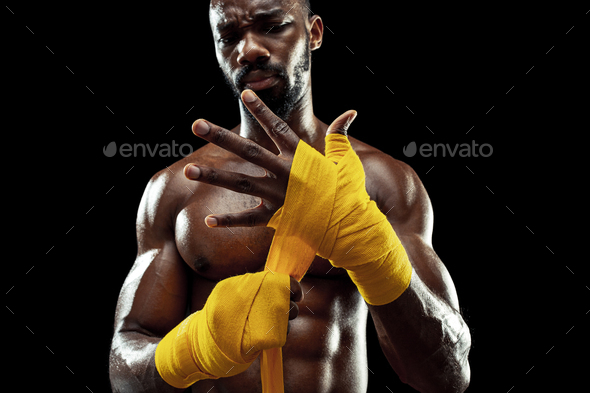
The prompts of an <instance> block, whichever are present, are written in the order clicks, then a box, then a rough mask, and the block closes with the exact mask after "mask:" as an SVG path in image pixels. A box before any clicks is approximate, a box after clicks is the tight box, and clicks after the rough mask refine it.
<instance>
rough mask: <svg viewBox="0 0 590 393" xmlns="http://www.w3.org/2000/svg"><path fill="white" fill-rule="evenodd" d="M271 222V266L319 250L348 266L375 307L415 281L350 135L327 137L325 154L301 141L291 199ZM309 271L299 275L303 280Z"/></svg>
mask: <svg viewBox="0 0 590 393" xmlns="http://www.w3.org/2000/svg"><path fill="white" fill-rule="evenodd" d="M334 163H336V165H334ZM268 226H270V227H273V228H275V229H276V233H275V237H274V239H273V243H272V245H271V250H270V251H271V252H270V253H269V261H267V265H271V262H272V261H271V260H270V259H271V256H273V258H274V259H273V260H276V261H282V263H285V261H288V260H293V257H296V258H297V259H305V260H313V257H314V256H315V254H316V252H317V254H318V255H319V256H321V257H323V258H326V259H329V260H330V262H331V263H332V265H334V266H335V267H343V268H345V269H347V270H348V272H349V275H350V278H351V279H352V280H353V282H354V283H355V284H356V285H357V287H358V289H359V292H360V293H361V295H362V296H363V298H364V299H365V300H366V302H367V303H369V304H371V305H383V304H387V303H390V302H392V301H393V300H395V299H397V298H398V297H399V296H400V295H401V294H402V293H403V292H404V291H405V290H406V288H407V287H408V285H409V284H410V280H411V277H412V266H411V264H410V261H409V259H408V256H407V254H406V251H405V249H404V247H403V246H402V244H401V242H400V240H399V238H398V237H397V235H396V233H395V231H394V230H393V228H392V227H391V224H389V222H388V221H387V217H386V216H385V215H384V214H383V213H381V211H380V210H379V208H378V207H377V204H376V203H375V202H374V201H371V200H370V197H369V195H368V194H367V191H366V189H365V172H364V170H363V165H362V163H361V161H360V159H359V157H358V156H357V154H356V153H355V151H354V150H353V149H352V147H351V146H350V143H349V141H348V138H347V137H346V136H344V135H341V134H330V135H327V136H326V156H325V157H324V156H322V155H321V154H320V153H319V152H317V151H316V150H315V149H313V148H312V147H311V146H309V145H308V144H307V143H305V142H303V141H299V144H298V145H297V150H296V152H295V156H294V159H293V164H292V166H291V173H290V176H289V184H288V188H287V195H286V197H285V203H284V204H283V206H282V207H281V208H280V209H279V210H278V211H277V212H276V213H275V215H274V216H273V217H272V219H271V220H270V222H269V224H268ZM277 263H278V262H277ZM271 268H272V267H271ZM305 270H307V267H305ZM305 270H302V269H300V270H299V271H298V272H297V276H294V277H296V278H297V277H299V278H298V279H299V280H300V279H301V278H300V277H302V276H303V274H305Z"/></svg>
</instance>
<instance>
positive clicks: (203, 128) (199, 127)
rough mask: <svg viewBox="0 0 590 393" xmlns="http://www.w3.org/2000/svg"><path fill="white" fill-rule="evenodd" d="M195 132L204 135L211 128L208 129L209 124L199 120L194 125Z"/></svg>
mask: <svg viewBox="0 0 590 393" xmlns="http://www.w3.org/2000/svg"><path fill="white" fill-rule="evenodd" d="M194 129H195V132H196V133H197V134H199V135H206V134H207V133H208V132H209V130H210V129H211V127H209V124H207V122H206V121H204V120H201V121H198V123H197V124H196V125H195V128H194Z"/></svg>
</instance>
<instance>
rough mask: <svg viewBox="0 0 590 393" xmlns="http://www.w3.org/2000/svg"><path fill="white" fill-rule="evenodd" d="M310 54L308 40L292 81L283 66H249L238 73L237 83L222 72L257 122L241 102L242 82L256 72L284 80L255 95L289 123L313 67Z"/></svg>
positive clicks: (244, 109)
mask: <svg viewBox="0 0 590 393" xmlns="http://www.w3.org/2000/svg"><path fill="white" fill-rule="evenodd" d="M310 53H311V51H310V49H309V40H308V44H307V45H306V48H305V50H304V51H303V53H302V55H301V56H300V57H299V59H298V60H297V64H296V65H295V70H294V76H293V80H292V81H290V80H289V75H288V73H287V70H286V69H285V68H284V67H283V66H281V65H278V64H269V63H256V64H247V65H246V66H244V67H243V68H242V69H240V71H239V72H238V73H237V75H236V77H235V82H233V81H231V80H230V79H229V77H228V76H227V75H226V74H225V72H223V71H222V74H223V78H224V80H225V83H226V84H227V85H228V87H229V88H230V90H231V91H232V94H233V95H234V98H236V99H237V100H238V101H239V102H240V105H241V106H242V109H243V111H244V113H246V115H247V116H248V117H249V118H250V119H252V120H256V118H255V117H254V116H253V115H252V113H250V111H249V110H248V108H246V106H245V105H244V103H243V102H242V100H241V93H242V91H243V90H244V88H243V83H241V81H242V79H243V78H245V77H246V75H247V74H248V73H250V72H251V71H254V70H261V71H271V72H273V73H275V74H276V75H275V76H276V77H277V78H279V79H280V80H282V82H283V83H282V84H281V83H278V84H277V85H275V86H273V87H271V88H268V89H264V90H259V91H257V92H255V93H256V95H257V96H258V97H259V98H260V99H261V100H262V101H263V102H264V104H265V105H266V106H267V107H268V109H270V110H271V111H272V112H273V113H274V114H275V115H277V116H278V117H280V118H281V119H283V120H285V121H287V120H289V119H290V117H291V113H292V112H293V110H294V109H295V107H296V105H297V102H298V101H299V99H300V98H301V95H302V92H303V89H304V86H305V83H304V81H305V73H306V72H308V71H309V69H310V65H311V58H310ZM281 86H282V87H281Z"/></svg>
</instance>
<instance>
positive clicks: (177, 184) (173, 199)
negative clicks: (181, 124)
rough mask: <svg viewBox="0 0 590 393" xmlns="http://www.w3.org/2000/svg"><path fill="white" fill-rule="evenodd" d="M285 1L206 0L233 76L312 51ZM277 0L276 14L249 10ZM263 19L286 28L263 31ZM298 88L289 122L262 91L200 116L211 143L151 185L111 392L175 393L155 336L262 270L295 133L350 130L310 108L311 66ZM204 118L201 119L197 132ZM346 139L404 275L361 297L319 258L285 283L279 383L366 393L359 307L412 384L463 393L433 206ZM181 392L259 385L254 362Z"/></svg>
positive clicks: (315, 26) (415, 182)
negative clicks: (396, 241)
mask: <svg viewBox="0 0 590 393" xmlns="http://www.w3.org/2000/svg"><path fill="white" fill-rule="evenodd" d="M292 7H293V3H289V2H286V1H284V2H280V1H278V2H277V1H270V0H267V1H262V0H261V1H245V0H233V1H228V2H225V3H221V2H218V1H214V2H212V4H211V14H210V17H211V24H212V29H213V35H214V38H215V39H216V53H217V58H218V61H219V63H220V65H221V67H222V70H223V71H224V72H226V74H227V75H228V77H229V79H230V80H231V79H232V78H231V76H232V75H233V74H232V72H238V71H239V69H240V67H244V66H246V65H248V64H257V63H260V62H264V61H273V62H274V63H277V64H281V65H283V66H284V67H285V69H287V70H288V71H289V72H287V74H288V75H289V76H288V78H290V77H291V76H293V75H295V71H294V70H295V63H296V61H297V58H296V56H294V53H299V52H300V50H299V49H300V48H301V47H302V45H309V48H310V49H311V50H316V49H317V48H319V47H320V46H321V42H322V35H323V24H322V20H321V18H320V17H319V16H317V15H313V16H312V17H308V15H307V13H306V12H304V11H306V10H305V8H304V7H302V6H301V5H296V6H295V7H294V8H292ZM276 8H279V9H281V10H283V15H279V16H276V15H275V16H273V17H272V18H273V19H271V20H268V19H265V20H256V19H255V18H252V16H253V15H254V14H255V13H256V12H260V11H261V10H262V11H264V10H267V11H268V10H272V9H276ZM277 15H278V14H277ZM224 21H225V22H227V21H234V22H237V23H236V26H235V27H234V30H233V33H236V32H237V33H236V34H237V38H236V39H235V42H234V43H233V44H231V45H229V46H228V45H220V44H217V43H218V42H219V39H220V38H221V34H220V32H219V31H217V30H216V27H217V26H218V25H219V24H220V23H221V22H224ZM268 23H271V24H272V25H277V26H279V25H281V24H286V25H285V26H287V27H286V28H285V27H283V28H281V29H279V33H278V34H277V35H269V34H266V33H265V32H266V31H267V30H268V29H265V28H266V27H267V24H268ZM305 30H307V32H308V35H306V34H305ZM307 37H309V38H307ZM291 71H293V72H291ZM293 77H294V76H293ZM289 81H290V80H289V79H287V80H283V79H281V80H279V81H278V82H277V83H276V85H275V86H273V87H272V88H271V89H275V90H277V91H281V89H282V88H284V85H286V84H287V82H289ZM303 86H304V87H303V89H302V90H301V92H300V93H299V96H298V97H297V100H296V103H295V105H294V107H293V109H292V112H291V115H290V116H289V120H288V121H287V122H285V121H283V120H281V119H280V118H278V117H277V116H275V115H274V114H273V113H272V111H271V110H269V109H268V108H267V106H266V105H265V104H264V102H263V101H262V100H261V99H256V100H255V101H254V102H251V103H249V102H246V100H244V98H245V97H244V93H242V104H241V105H240V111H241V115H242V116H241V120H242V121H241V123H240V124H239V125H238V126H236V127H234V128H233V129H231V130H227V129H224V128H222V127H219V126H217V125H215V124H212V123H211V122H208V121H206V120H198V121H196V122H195V123H194V124H193V132H194V133H195V135H197V136H199V137H201V138H203V139H205V140H206V141H208V142H210V143H209V144H207V145H205V146H204V147H203V148H201V149H199V150H197V151H195V152H194V153H193V154H191V155H190V156H188V157H186V158H184V159H182V160H180V161H178V162H177V163H175V164H173V165H171V166H170V167H169V168H167V169H164V170H162V171H160V172H159V173H158V174H156V175H155V176H154V177H153V178H152V180H151V181H150V183H149V184H148V186H147V188H146V191H145V193H144V196H143V198H142V201H141V204H140V207H139V211H138V218H137V239H138V256H137V259H136V262H135V264H134V266H133V268H132V269H131V272H130V273H129V276H128V278H127V280H126V281H125V283H124V285H123V288H122V290H121V294H120V298H119V302H118V304H117V311H116V315H115V335H114V338H113V344H112V350H111V362H110V375H111V382H112V386H113V390H114V391H150V392H152V391H153V392H173V391H177V390H178V389H175V388H173V387H171V386H170V385H168V384H167V383H166V382H165V381H163V380H162V379H161V377H160V376H159V374H158V372H157V370H156V368H155V362H154V353H155V348H156V346H157V344H158V343H159V341H160V340H161V339H162V338H163V337H164V336H165V335H166V333H168V332H169V331H170V330H172V329H173V328H174V327H175V326H177V325H178V324H179V323H180V322H181V321H182V320H183V319H184V318H185V317H186V316H187V315H188V314H189V313H191V312H195V311H197V310H200V309H201V308H202V307H203V305H204V303H205V301H206V299H207V297H208V295H209V294H210V293H211V291H212V289H213V288H214V287H215V285H216V283H217V282H218V281H219V280H222V279H225V278H227V277H230V276H234V275H239V274H243V273H247V272H256V271H261V270H262V269H264V264H265V261H266V257H267V255H268V249H269V247H270V243H271V241H272V236H273V230H272V229H271V228H268V227H266V226H265V225H266V223H267V222H268V220H269V219H270V217H271V216H272V214H274V212H275V211H276V210H277V209H278V208H279V207H280V206H281V205H282V203H283V201H284V197H285V193H286V188H287V183H288V176H289V171H290V167H291V162H292V157H293V154H294V152H295V147H296V145H297V143H298V141H299V139H302V140H304V141H305V142H307V143H308V144H310V145H311V146H313V147H314V148H316V149H317V150H318V151H320V152H321V153H323V152H324V148H325V144H324V137H325V135H326V133H327V132H340V133H346V132H347V130H348V128H349V126H350V123H351V121H352V119H353V118H354V115H355V112H354V111H347V112H345V113H344V114H342V115H341V116H339V117H338V118H337V119H336V120H335V121H334V122H333V123H332V124H331V125H330V126H328V125H327V124H325V123H323V122H322V121H320V120H319V119H318V118H317V117H315V116H314V114H313V105H312V97H311V77H310V75H309V73H304V85H303ZM236 87H237V86H236ZM240 87H242V86H240ZM240 91H241V90H240ZM271 91H272V90H271ZM246 111H249V112H251V113H252V114H253V117H250V116H247V115H246V113H245V112H246ZM200 125H206V126H207V127H205V129H208V131H207V132H206V133H205V134H201V133H200V131H199V129H200V128H199V126H200ZM349 140H350V142H351V145H352V147H353V149H354V150H355V151H356V152H357V154H358V156H359V158H360V159H361V162H362V163H363V167H364V169H365V174H366V188H367V192H368V194H369V196H370V197H371V199H372V200H374V201H375V202H376V203H377V205H378V207H379V209H380V210H381V211H382V212H383V213H384V214H386V216H387V218H388V220H389V222H390V223H391V225H392V227H393V229H394V230H395V232H396V234H397V236H398V237H399V238H400V240H401V242H402V244H403V246H404V248H405V249H406V252H407V253H408V256H409V259H410V262H411V264H412V266H413V269H414V272H413V276H412V280H411V283H410V286H409V287H408V289H407V290H406V291H405V292H404V293H403V294H402V295H401V296H400V297H399V298H398V299H396V300H395V301H393V302H391V303H389V304H386V305H382V306H371V305H367V304H366V303H365V302H364V300H363V299H362V297H361V296H360V294H359V292H358V290H357V288H356V286H355V285H354V283H352V282H351V281H350V279H349V278H348V275H347V274H346V271H345V270H344V269H338V268H333V267H332V266H331V264H330V263H329V261H327V260H324V259H322V258H320V257H317V256H316V258H315V259H314V261H313V262H312V264H311V267H310V269H309V270H308V272H307V274H306V275H305V277H304V278H303V279H302V280H301V283H298V282H297V281H296V280H293V279H291V290H292V292H293V294H292V296H291V303H292V306H293V305H296V306H298V307H293V308H292V310H291V312H290V314H289V319H290V322H289V334H288V336H287V342H286V345H285V346H284V347H283V362H284V370H285V371H284V384H285V392H295V391H304V392H312V391H333V392H362V391H365V390H366V384H367V379H368V372H369V371H368V369H367V359H366V337H365V335H366V330H365V327H366V318H367V316H368V314H369V313H370V315H371V317H372V318H373V321H374V323H375V326H376V329H377V334H378V337H379V343H380V345H381V348H382V349H383V352H384V353H385V355H386V357H387V359H388V361H389V363H390V364H391V366H392V368H393V369H394V370H395V372H396V373H397V374H398V375H399V377H400V379H401V380H402V381H403V382H406V383H408V384H410V385H411V386H413V387H414V388H415V389H417V390H418V391H421V392H443V391H453V392H460V391H463V390H465V388H466V387H467V386H468V384H469V376H470V371H469V363H468V360H467V355H468V352H469V348H470V335H469V329H468V328H467V326H466V324H465V323H464V321H463V319H462V318H461V315H460V313H459V312H458V310H459V303H458V299H457V294H456V292H455V288H454V284H453V282H452V279H451V277H450V275H449V273H448V271H447V269H446V268H445V266H444V265H443V263H442V262H441V261H440V259H439V258H438V256H437V255H436V253H435V251H434V250H433V248H432V220H433V212H432V206H431V203H430V200H429V198H428V195H427V193H426V190H425V189H424V187H423V185H422V183H421V181H420V180H419V178H418V176H417V175H416V174H415V172H414V171H413V170H412V169H411V168H410V167H408V166H407V165H406V164H404V163H402V162H400V161H398V160H395V159H394V158H392V157H390V156H388V155H386V154H384V153H382V152H381V151H379V150H377V149H375V148H373V147H371V146H368V145H366V144H364V143H362V142H361V141H359V140H357V139H355V138H352V137H349ZM193 164H195V165H193ZM191 168H197V171H193V170H192V169H191ZM367 262H368V261H367ZM213 388H214V389H213ZM190 389H192V391H193V392H209V391H218V392H219V391H220V392H241V393H249V392H260V391H261V385H260V367H259V361H258V360H256V361H255V362H254V363H253V364H252V366H251V367H250V368H249V369H248V370H247V371H245V372H244V373H241V374H238V375H236V376H233V377H229V378H220V379H217V380H203V381H199V382H197V383H195V384H194V385H193V386H192V387H191V388H190ZM212 389H213V390H212Z"/></svg>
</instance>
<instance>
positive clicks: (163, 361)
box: [155, 270, 290, 388]
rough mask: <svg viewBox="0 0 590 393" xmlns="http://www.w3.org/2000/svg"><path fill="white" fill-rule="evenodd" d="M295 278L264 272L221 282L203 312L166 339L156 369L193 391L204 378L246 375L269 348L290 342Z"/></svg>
mask: <svg viewBox="0 0 590 393" xmlns="http://www.w3.org/2000/svg"><path fill="white" fill-rule="evenodd" d="M289 285H290V283H289V276H288V275H286V274H280V273H277V272H275V273H271V272H270V271H268V270H267V271H264V272H259V273H250V274H244V275H241V276H236V277H231V278H228V279H225V280H223V281H220V282H219V283H218V284H217V285H216V286H215V288H214V289H213V291H212V292H211V294H210V295H209V297H208V298H207V302H206V304H205V306H204V307H203V309H202V310H200V311H197V312H196V313H193V314H191V315H190V316H188V317H187V318H186V319H185V320H184V321H183V322H181V323H180V324H179V325H178V326H177V327H175V328H174V329H173V330H172V331H170V332H169V333H168V334H167V335H166V336H165V337H164V338H163V339H162V341H160V343H159V344H158V346H157V348H156V355H155V356H156V357H155V360H156V368H157V370H158V373H159V374H160V376H161V377H162V379H164V380H165V381H166V382H167V383H169V384H170V385H172V386H174V387H176V388H187V387H189V386H190V385H192V384H193V383H195V382H196V381H199V380H201V379H217V378H220V377H230V376H233V375H236V374H239V373H241V372H243V371H245V370H246V369H247V368H248V367H249V366H250V364H252V362H253V361H254V360H255V359H256V357H258V355H259V354H260V352H261V351H262V350H264V349H270V348H275V347H282V346H283V345H285V342H286V339H287V323H288V318H289V316H288V312H289V295H290V291H289Z"/></svg>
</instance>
